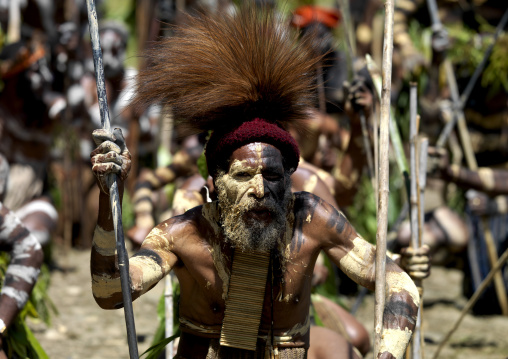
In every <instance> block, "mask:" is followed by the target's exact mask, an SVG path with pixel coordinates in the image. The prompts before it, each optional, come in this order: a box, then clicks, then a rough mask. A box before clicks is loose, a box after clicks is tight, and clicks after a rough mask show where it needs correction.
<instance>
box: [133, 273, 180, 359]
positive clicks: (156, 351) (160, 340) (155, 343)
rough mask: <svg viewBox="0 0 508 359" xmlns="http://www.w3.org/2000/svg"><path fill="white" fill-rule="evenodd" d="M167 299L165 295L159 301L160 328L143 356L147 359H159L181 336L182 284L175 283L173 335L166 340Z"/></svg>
mask: <svg viewBox="0 0 508 359" xmlns="http://www.w3.org/2000/svg"><path fill="white" fill-rule="evenodd" d="M165 299H166V297H165V295H164V294H162V295H161V297H160V299H159V304H158V305H157V316H158V317H159V326H158V327H157V330H156V331H155V334H154V338H153V340H152V345H151V346H150V348H148V349H147V350H146V351H145V352H144V353H143V354H141V356H143V355H145V354H146V355H147V357H146V359H157V358H158V357H159V355H161V354H162V352H163V351H164V348H165V347H166V345H168V344H169V343H171V342H172V341H173V340H175V339H176V338H178V337H179V336H180V327H179V324H180V322H179V319H178V318H179V317H180V315H179V306H178V302H179V300H180V283H179V282H178V281H173V335H172V336H170V337H168V338H166V301H165Z"/></svg>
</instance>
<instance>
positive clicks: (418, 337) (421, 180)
mask: <svg viewBox="0 0 508 359" xmlns="http://www.w3.org/2000/svg"><path fill="white" fill-rule="evenodd" d="M428 148H429V139H428V138H426V137H420V138H418V140H417V144H416V149H417V154H418V155H417V159H418V162H417V165H416V179H417V181H416V182H417V188H418V192H417V194H418V196H417V203H418V247H417V248H420V247H421V246H422V244H423V225H424V223H425V198H424V193H425V184H426V182H427V151H428ZM415 283H416V285H417V288H418V292H419V294H420V308H419V310H418V316H417V318H416V326H415V332H414V336H413V347H412V357H413V359H420V358H423V357H424V354H423V353H424V350H423V345H424V341H423V334H422V317H423V283H422V280H415Z"/></svg>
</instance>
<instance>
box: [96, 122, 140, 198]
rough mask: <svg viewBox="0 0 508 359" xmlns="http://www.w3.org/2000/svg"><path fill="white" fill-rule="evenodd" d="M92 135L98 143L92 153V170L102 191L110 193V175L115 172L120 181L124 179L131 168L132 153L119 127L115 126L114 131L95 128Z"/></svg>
mask: <svg viewBox="0 0 508 359" xmlns="http://www.w3.org/2000/svg"><path fill="white" fill-rule="evenodd" d="M92 136H93V140H94V142H95V144H96V145H97V148H96V149H95V150H93V151H92V153H91V154H90V157H91V162H92V172H93V174H94V175H95V178H96V179H97V184H98V186H99V188H100V189H101V191H102V192H103V193H105V194H107V195H109V185H108V182H107V177H108V175H109V174H111V173H115V174H116V175H117V176H118V178H119V179H120V181H124V180H125V179H126V178H127V176H128V175H129V171H130V169H131V154H130V153H129V150H128V149H127V146H126V145H125V139H124V137H123V135H122V130H120V129H119V128H115V129H114V130H113V133H111V132H109V131H107V130H103V129H100V130H94V131H93V133H92Z"/></svg>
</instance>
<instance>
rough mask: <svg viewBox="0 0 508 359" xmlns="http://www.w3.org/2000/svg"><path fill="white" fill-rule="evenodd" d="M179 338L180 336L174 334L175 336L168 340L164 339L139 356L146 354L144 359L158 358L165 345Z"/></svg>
mask: <svg viewBox="0 0 508 359" xmlns="http://www.w3.org/2000/svg"><path fill="white" fill-rule="evenodd" d="M179 336H180V333H176V334H175V335H172V336H170V337H169V338H165V339H163V340H161V341H160V342H158V343H157V344H155V345H152V346H151V347H150V348H148V349H147V350H145V352H144V353H143V354H141V356H143V355H145V354H148V356H147V357H146V359H157V358H158V357H159V355H160V354H161V353H162V352H163V350H164V348H165V347H166V345H168V344H169V343H171V342H172V341H173V340H175V339H176V338H178V337H179Z"/></svg>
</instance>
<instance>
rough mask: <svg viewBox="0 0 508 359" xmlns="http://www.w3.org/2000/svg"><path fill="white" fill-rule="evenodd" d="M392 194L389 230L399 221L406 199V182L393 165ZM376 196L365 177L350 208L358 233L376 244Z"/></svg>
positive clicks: (389, 203) (349, 211) (351, 218)
mask: <svg viewBox="0 0 508 359" xmlns="http://www.w3.org/2000/svg"><path fill="white" fill-rule="evenodd" d="M389 189H390V193H389V196H388V228H390V226H391V225H392V224H393V223H394V222H395V220H396V219H397V217H398V215H399V213H400V210H401V208H402V205H403V200H404V199H405V195H404V191H405V187H404V180H403V177H402V174H401V173H400V172H399V171H398V168H397V167H396V166H394V164H393V163H391V164H390V182H389ZM376 208H377V203H376V195H375V193H374V189H373V188H372V183H371V181H370V179H369V178H368V177H367V176H363V177H362V179H361V183H360V188H359V190H358V193H357V194H356V196H355V200H354V204H353V205H352V206H349V207H348V209H347V211H348V219H349V221H350V222H351V223H352V225H353V227H354V228H355V229H356V231H357V232H358V233H359V234H360V235H361V236H362V237H363V238H364V239H365V240H367V241H368V242H370V243H373V244H375V243H376V232H377V215H376Z"/></svg>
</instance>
